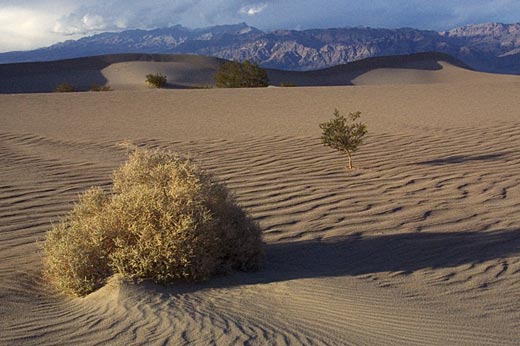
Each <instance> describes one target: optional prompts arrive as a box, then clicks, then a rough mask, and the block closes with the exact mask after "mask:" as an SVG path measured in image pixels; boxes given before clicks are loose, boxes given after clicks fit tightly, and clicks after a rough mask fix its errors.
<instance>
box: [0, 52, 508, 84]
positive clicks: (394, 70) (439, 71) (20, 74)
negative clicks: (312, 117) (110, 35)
mask: <svg viewBox="0 0 520 346" xmlns="http://www.w3.org/2000/svg"><path fill="white" fill-rule="evenodd" d="M223 61H224V60H221V59H217V58H211V57H203V56H195V55H160V54H116V55H106V56H95V57H89V58H78V59H70V60H62V61H54V62H41V63H20V64H7V65H0V93H37V92H52V91H54V90H55V89H56V86H57V85H59V84H61V83H68V84H71V85H73V86H75V87H76V89H77V90H78V91H86V90H89V89H90V87H91V86H92V85H93V84H96V85H110V86H111V88H112V89H114V90H146V89H148V88H149V87H148V86H147V85H146V83H145V82H144V80H145V76H146V75H147V74H149V73H160V74H163V75H166V76H167V78H168V84H167V86H166V87H167V88H207V87H213V86H214V85H215V81H214V75H215V71H216V69H217V67H218V66H219V64H221V63H223ZM268 74H269V78H270V81H271V85H273V86H279V85H280V84H282V83H294V84H296V85H298V86H341V85H377V84H429V83H448V82H450V83H451V82H468V81H475V80H479V79H480V80H482V79H487V80H489V79H493V78H497V77H494V76H493V75H491V74H484V73H478V72H475V71H471V70H469V69H468V68H467V67H466V66H465V65H464V64H463V63H461V62H460V61H458V60H456V59H454V58H452V57H450V56H448V55H446V54H441V53H418V54H412V55H403V56H389V57H379V58H370V59H365V60H360V61H356V62H352V63H349V64H345V65H340V66H336V67H332V68H328V69H325V70H318V71H310V72H295V71H280V70H268ZM500 78H502V79H504V78H511V79H513V78H518V77H512V76H509V77H508V76H500Z"/></svg>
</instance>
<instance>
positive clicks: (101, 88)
mask: <svg viewBox="0 0 520 346" xmlns="http://www.w3.org/2000/svg"><path fill="white" fill-rule="evenodd" d="M90 91H112V88H111V87H110V85H98V84H95V83H94V84H92V85H91V86H90Z"/></svg>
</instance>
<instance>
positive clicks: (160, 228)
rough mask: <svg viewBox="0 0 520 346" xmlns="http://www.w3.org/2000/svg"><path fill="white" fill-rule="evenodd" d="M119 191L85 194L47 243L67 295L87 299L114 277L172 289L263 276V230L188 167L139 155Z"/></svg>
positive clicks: (53, 271) (53, 274)
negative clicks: (237, 273)
mask: <svg viewBox="0 0 520 346" xmlns="http://www.w3.org/2000/svg"><path fill="white" fill-rule="evenodd" d="M113 183H114V185H113V191H111V193H110V194H105V193H104V192H103V190H102V189H101V188H99V187H94V188H91V189H89V190H88V191H86V192H85V193H83V194H82V195H81V197H80V200H79V202H78V203H77V204H76V205H75V206H74V208H73V210H72V211H71V212H70V213H69V215H68V216H67V217H66V218H65V219H64V220H63V221H62V222H61V223H60V224H58V225H56V226H55V227H53V228H52V229H51V230H50V232H49V233H48V235H47V238H46V240H45V243H44V246H43V248H44V251H45V263H46V270H47V274H48V277H49V278H50V279H51V280H52V282H53V283H55V284H56V286H57V287H58V288H60V289H61V290H63V291H64V292H67V293H70V294H74V295H78V296H83V295H86V294H88V293H90V292H92V291H94V290H96V289H97V288H99V287H100V286H102V285H103V284H104V282H105V280H106V279H107V278H108V277H109V276H110V275H112V274H114V273H120V274H122V276H123V277H125V278H128V279H132V280H138V281H139V280H144V279H151V280H153V281H155V282H159V283H167V282H172V281H175V280H191V281H199V280H205V279H207V278H209V277H210V276H211V275H214V274H217V273H225V272H227V271H229V270H231V269H236V270H243V271H249V270H254V269H257V268H258V265H259V261H260V257H261V254H262V240H261V231H260V229H259V227H258V225H257V224H256V223H255V222H254V221H253V220H252V219H251V218H249V216H247V214H246V213H245V212H244V211H243V210H242V209H241V208H240V207H239V206H238V205H237V204H236V202H235V200H234V199H233V197H232V196H231V195H230V193H229V192H228V190H227V189H226V188H225V186H223V185H222V184H219V183H217V182H216V181H215V180H214V178H213V177H212V176H211V175H209V174H207V173H205V172H203V171H201V170H199V169H198V168H197V167H196V166H195V165H194V164H193V163H192V162H190V161H189V160H187V159H184V158H182V157H179V156H176V155H174V154H171V153H166V152H158V151H146V150H137V151H134V152H133V153H131V154H130V158H129V160H128V162H127V163H125V164H124V165H122V166H121V167H120V168H119V169H118V170H117V171H116V172H114V175H113Z"/></svg>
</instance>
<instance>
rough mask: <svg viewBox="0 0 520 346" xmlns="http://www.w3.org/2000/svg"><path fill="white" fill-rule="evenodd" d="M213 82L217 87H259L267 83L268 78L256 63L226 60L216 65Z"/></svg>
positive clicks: (265, 85)
mask: <svg viewBox="0 0 520 346" xmlns="http://www.w3.org/2000/svg"><path fill="white" fill-rule="evenodd" d="M215 82H216V86H217V88H261V87H267V86H268V85H269V78H268V76H267V72H266V71H265V70H264V69H263V68H261V67H260V66H258V64H257V63H251V62H250V61H249V60H246V61H245V62H243V63H240V62H238V61H228V62H225V63H224V64H222V65H220V66H219V67H218V69H217V72H216V74H215Z"/></svg>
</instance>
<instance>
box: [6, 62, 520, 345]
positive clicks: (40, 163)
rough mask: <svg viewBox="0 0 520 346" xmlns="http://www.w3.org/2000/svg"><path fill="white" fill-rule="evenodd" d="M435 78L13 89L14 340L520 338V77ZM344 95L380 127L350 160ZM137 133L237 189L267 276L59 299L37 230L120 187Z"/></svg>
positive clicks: (9, 208) (458, 341) (9, 106)
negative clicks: (323, 140) (341, 125)
mask: <svg viewBox="0 0 520 346" xmlns="http://www.w3.org/2000/svg"><path fill="white" fill-rule="evenodd" d="M124 64H126V63H124ZM442 64H443V65H444V63H442ZM446 66H447V65H445V67H446ZM115 67H117V66H116V65H111V67H108V68H109V69H110V68H115ZM117 68H121V69H123V68H124V67H123V66H119V67H117ZM133 68H136V67H132V69H133ZM406 71H409V70H408V69H403V70H402V72H403V73H398V75H397V76H396V77H397V78H398V79H399V78H400V79H401V80H405V79H407V78H409V76H406V73H408V72H406ZM443 71H444V72H443ZM448 72H449V73H448ZM385 73H392V74H393V73H397V72H396V71H395V70H392V71H391V72H383V73H380V74H379V75H380V76H384V75H385ZM428 73H433V74H435V73H446V76H445V77H442V78H446V79H442V81H443V82H442V83H437V82H436V83H431V84H417V85H376V86H358V87H320V88H316V87H314V88H267V89H255V90H247V89H241V90H216V89H212V90H161V91H157V90H150V91H114V92H110V93H74V94H32V95H28V94H25V95H0V104H1V105H2V109H1V117H0V129H1V130H0V132H1V133H0V163H1V165H0V178H1V179H0V299H1V304H0V330H2V332H1V333H0V344H2V345H64V344H70V345H93V344H110V345H142V344H147V345H211V344H216V345H237V344H240V345H518V340H520V332H519V331H520V315H519V311H520V302H519V299H518V297H519V295H520V233H519V232H520V229H519V224H520V214H519V213H518V210H519V209H520V151H518V150H517V147H518V146H519V145H520V114H519V113H518V109H520V99H519V98H518V95H519V94H520V81H519V80H518V78H516V79H515V78H512V77H509V76H492V75H481V74H477V73H475V72H471V71H465V70H462V69H459V68H457V67H449V68H443V69H442V70H439V71H429V72H428ZM469 76H473V77H471V78H470V77H469ZM179 78H180V77H179ZM359 78H368V79H371V78H375V77H374V74H370V73H369V74H368V75H364V76H361V77H359ZM414 78H415V77H414ZM436 78H437V77H436ZM464 78H466V79H464ZM472 78H473V79H472ZM392 80H395V79H394V77H393V76H392ZM461 81H463V82H461ZM122 84H124V83H122ZM335 107H337V108H339V109H340V110H341V111H343V112H346V111H349V110H352V111H353V110H358V109H359V110H361V111H363V118H364V119H365V121H366V122H367V123H368V128H369V131H370V135H369V138H368V140H367V143H366V145H365V146H364V147H363V148H362V149H361V150H360V152H359V154H358V155H356V156H355V158H354V159H355V161H354V163H355V164H356V165H357V166H358V169H357V170H355V171H352V172H347V171H346V170H345V164H346V162H345V159H344V158H342V157H341V156H340V155H339V154H338V153H336V152H334V151H331V150H329V149H328V148H325V147H323V146H322V145H321V144H320V143H319V135H320V133H319V128H318V126H317V124H318V123H319V122H321V121H324V120H326V119H328V118H329V117H330V116H331V113H332V111H333V108H335ZM123 140H130V141H132V142H134V143H136V144H138V145H145V146H147V147H158V148H165V149H171V150H175V151H178V152H180V153H184V154H189V155H191V156H193V157H194V158H195V159H196V160H198V161H199V162H200V164H201V165H202V166H203V167H205V168H207V169H209V170H211V171H213V172H215V173H216V174H217V176H218V177H219V179H221V180H222V181H225V182H226V184H227V185H228V186H229V187H230V188H231V189H232V190H233V191H234V192H235V194H236V195H237V198H238V200H239V202H240V204H241V205H243V206H244V207H245V208H247V209H248V210H249V211H250V212H251V214H252V215H253V217H254V218H255V219H256V220H257V221H258V222H259V223H260V225H261V226H262V228H263V230H264V239H265V241H266V243H267V256H266V260H265V263H264V268H263V270H261V271H260V272H258V273H253V274H244V273H234V274H232V275H229V276H223V277H218V278H215V279H212V280H210V281H208V282H206V283H202V284H193V285H191V284H178V285H172V286H168V287H161V286H157V285H153V284H149V283H144V284H140V285H134V284H129V283H124V282H121V281H120V280H119V279H118V278H117V277H115V278H113V279H112V280H111V281H110V282H109V284H108V285H107V286H105V287H103V288H102V289H100V290H99V291H97V292H94V293H93V294H91V295H89V296H87V297H85V298H82V299H71V298H67V297H63V296H62V295H60V294H58V293H56V292H54V291H53V289H52V288H51V287H50V286H49V285H48V284H47V283H46V281H45V280H44V279H43V278H42V276H41V270H42V267H41V258H40V253H39V251H38V247H37V244H36V242H37V241H41V240H43V239H44V235H45V232H46V231H47V230H48V229H49V227H50V224H51V223H52V222H55V221H57V220H59V218H60V216H61V215H64V214H65V213H66V212H68V211H69V210H70V208H71V206H72V203H73V202H74V201H75V200H76V198H77V194H78V193H79V192H80V191H83V190H85V189H87V188H88V187H90V186H91V185H101V186H107V185H108V184H109V183H110V174H111V171H112V170H113V169H114V168H115V167H117V165H118V164H119V163H121V162H122V161H123V160H124V159H125V156H126V152H125V150H124V149H122V148H121V147H120V146H118V145H117V144H118V143H119V142H120V141H123Z"/></svg>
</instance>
